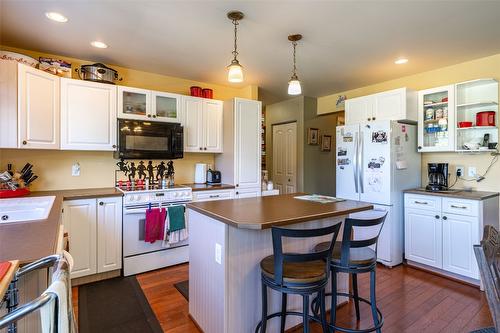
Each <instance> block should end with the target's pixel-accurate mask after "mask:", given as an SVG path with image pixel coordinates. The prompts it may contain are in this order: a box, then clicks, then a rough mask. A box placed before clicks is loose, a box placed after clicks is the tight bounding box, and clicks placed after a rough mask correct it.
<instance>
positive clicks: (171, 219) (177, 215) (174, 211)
mask: <svg viewBox="0 0 500 333" xmlns="http://www.w3.org/2000/svg"><path fill="white" fill-rule="evenodd" d="M185 210H186V208H185V207H184V206H171V207H168V209H167V212H168V213H167V214H166V220H165V232H164V235H163V242H162V246H163V247H171V246H173V245H175V244H176V243H180V242H182V241H185V240H186V239H187V238H188V236H189V232H188V225H187V221H186V218H185V216H184V213H185Z"/></svg>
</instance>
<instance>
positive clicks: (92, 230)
mask: <svg viewBox="0 0 500 333" xmlns="http://www.w3.org/2000/svg"><path fill="white" fill-rule="evenodd" d="M63 225H64V230H65V231H67V232H68V235H69V252H70V254H71V256H72V257H73V259H74V266H73V271H72V272H71V278H78V277H82V276H86V275H92V274H96V273H97V237H96V235H97V213H96V200H95V199H84V200H71V201H65V202H64V203H63Z"/></svg>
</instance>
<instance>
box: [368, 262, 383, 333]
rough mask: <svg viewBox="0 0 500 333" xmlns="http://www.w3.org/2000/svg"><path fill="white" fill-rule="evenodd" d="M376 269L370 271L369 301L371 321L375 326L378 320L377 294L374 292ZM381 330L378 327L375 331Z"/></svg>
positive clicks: (378, 332) (379, 331)
mask: <svg viewBox="0 0 500 333" xmlns="http://www.w3.org/2000/svg"><path fill="white" fill-rule="evenodd" d="M375 272H376V269H375V268H374V269H373V271H371V272H370V302H371V308H372V316H373V323H374V324H375V326H378V324H379V321H378V313H377V296H376V293H375V286H376V283H375V282H376V281H375V277H376V273H375ZM381 332H382V330H380V329H378V330H377V333H381Z"/></svg>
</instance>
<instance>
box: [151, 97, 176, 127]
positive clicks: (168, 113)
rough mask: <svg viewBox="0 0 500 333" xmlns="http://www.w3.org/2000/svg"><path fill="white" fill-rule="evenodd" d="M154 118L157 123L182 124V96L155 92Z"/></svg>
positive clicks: (153, 102) (153, 99)
mask: <svg viewBox="0 0 500 333" xmlns="http://www.w3.org/2000/svg"><path fill="white" fill-rule="evenodd" d="M151 101H152V107H151V108H152V117H153V118H155V120H157V121H164V122H172V123H180V122H181V96H180V95H177V94H170V93H164V92H159V91H153V92H152V95H151Z"/></svg>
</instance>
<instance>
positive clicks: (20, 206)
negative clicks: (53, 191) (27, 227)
mask: <svg viewBox="0 0 500 333" xmlns="http://www.w3.org/2000/svg"><path fill="white" fill-rule="evenodd" d="M55 198H56V197H55V196H47V197H28V198H11V199H0V224H5V223H14V222H29V221H36V220H44V219H46V218H47V217H48V216H49V214H50V210H51V209H52V205H53V204H54V200H55Z"/></svg>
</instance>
